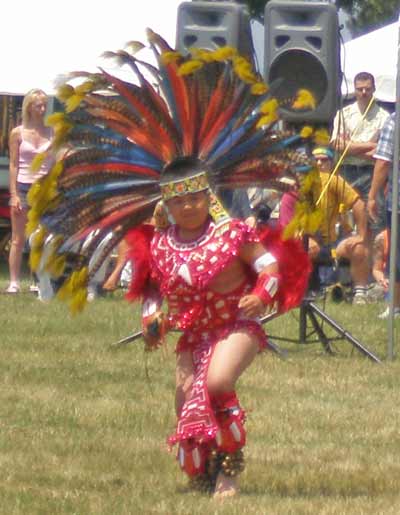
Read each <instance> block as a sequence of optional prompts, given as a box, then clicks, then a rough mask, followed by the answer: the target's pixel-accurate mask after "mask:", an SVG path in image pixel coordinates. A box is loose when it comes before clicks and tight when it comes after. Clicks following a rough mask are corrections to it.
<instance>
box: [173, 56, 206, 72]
mask: <svg viewBox="0 0 400 515" xmlns="http://www.w3.org/2000/svg"><path fill="white" fill-rule="evenodd" d="M203 66H204V63H203V62H202V61H199V60H198V59H192V60H190V61H186V63H183V64H181V66H179V69H178V75H190V74H191V73H194V72H195V71H197V70H199V69H200V68H202V67H203Z"/></svg>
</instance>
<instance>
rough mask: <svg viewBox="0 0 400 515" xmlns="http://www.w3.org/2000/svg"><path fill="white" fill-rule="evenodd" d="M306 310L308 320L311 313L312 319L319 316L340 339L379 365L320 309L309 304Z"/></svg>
mask: <svg viewBox="0 0 400 515" xmlns="http://www.w3.org/2000/svg"><path fill="white" fill-rule="evenodd" d="M307 309H308V310H309V315H310V318H311V313H312V315H313V317H314V318H315V315H317V316H319V317H320V318H321V319H322V320H324V321H325V322H326V323H327V324H328V325H330V326H331V327H332V328H333V329H334V330H335V331H336V332H337V333H338V334H339V335H340V336H341V337H342V338H345V339H346V340H347V341H348V342H350V343H351V344H352V345H353V346H354V347H355V348H356V349H357V350H359V351H360V352H361V353H362V354H364V355H365V356H367V357H368V358H369V359H371V360H372V361H375V363H381V360H380V359H379V358H378V357H377V356H375V354H373V353H372V352H371V351H369V350H368V349H367V348H366V347H364V346H363V345H362V344H361V343H360V342H359V341H358V340H357V339H356V338H354V336H352V335H351V334H350V333H349V332H348V331H346V330H345V329H343V327H341V326H340V325H339V324H338V323H337V322H335V320H333V319H332V318H330V317H329V316H328V315H327V314H326V313H325V312H324V311H322V309H320V308H319V307H318V306H317V305H315V304H314V303H313V302H310V303H309V304H308V306H307ZM311 320H312V319H311ZM316 330H317V329H316ZM321 341H322V340H321Z"/></svg>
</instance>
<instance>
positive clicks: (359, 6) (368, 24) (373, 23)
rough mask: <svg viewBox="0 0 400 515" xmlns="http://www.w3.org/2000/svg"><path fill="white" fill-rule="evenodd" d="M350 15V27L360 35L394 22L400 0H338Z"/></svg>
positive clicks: (397, 14)
mask: <svg viewBox="0 0 400 515" xmlns="http://www.w3.org/2000/svg"><path fill="white" fill-rule="evenodd" d="M336 3H337V6H338V7H341V8H343V10H344V11H346V12H347V13H348V14H349V15H350V17H351V23H350V27H349V28H350V29H351V31H352V32H353V34H354V35H359V34H362V33H365V32H369V31H370V30H374V29H377V28H379V27H382V26H384V25H387V24H388V23H391V22H394V21H395V20H396V19H397V18H398V16H399V10H400V0H356V1H353V0H338V1H337V2H336Z"/></svg>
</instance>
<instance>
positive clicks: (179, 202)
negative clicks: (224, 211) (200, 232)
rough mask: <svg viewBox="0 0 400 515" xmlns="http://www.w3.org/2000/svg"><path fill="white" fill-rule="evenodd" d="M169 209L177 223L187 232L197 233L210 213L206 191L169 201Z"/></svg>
mask: <svg viewBox="0 0 400 515" xmlns="http://www.w3.org/2000/svg"><path fill="white" fill-rule="evenodd" d="M167 207H168V210H169V211H170V213H171V215H172V216H173V218H174V220H175V223H176V224H177V225H178V226H179V227H180V228H182V229H185V230H186V231H196V230H197V229H200V228H202V227H203V226H204V224H205V222H206V220H207V218H208V216H209V213H208V208H209V200H208V194H207V192H206V191H199V192H197V193H188V194H186V195H181V196H177V197H173V198H171V199H169V200H167Z"/></svg>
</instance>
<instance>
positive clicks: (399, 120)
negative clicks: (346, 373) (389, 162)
mask: <svg viewBox="0 0 400 515" xmlns="http://www.w3.org/2000/svg"><path fill="white" fill-rule="evenodd" d="M399 21H400V20H399ZM399 41H400V23H399V24H398V39H397V75H396V103H395V106H396V115H395V129H394V153H393V176H392V177H393V195H392V223H391V225H392V231H391V238H390V271H389V319H388V343H387V358H388V359H390V360H393V358H394V302H395V298H394V294H395V286H396V259H397V254H398V250H399V249H398V245H399V242H398V241H397V232H398V212H399V209H398V205H399V157H400V150H399V147H400V106H399V101H400V46H399Z"/></svg>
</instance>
